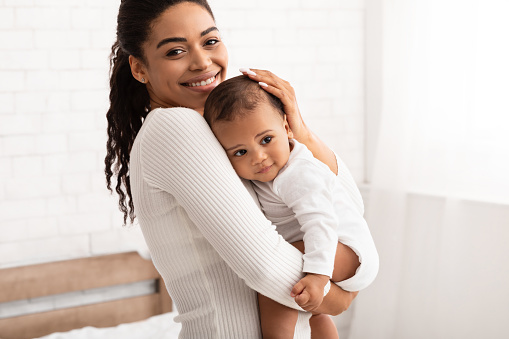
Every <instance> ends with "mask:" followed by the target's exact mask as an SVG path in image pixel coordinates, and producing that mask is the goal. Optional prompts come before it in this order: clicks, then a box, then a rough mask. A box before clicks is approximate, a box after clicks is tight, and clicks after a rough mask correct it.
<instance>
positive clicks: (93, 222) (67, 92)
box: [0, 0, 509, 339]
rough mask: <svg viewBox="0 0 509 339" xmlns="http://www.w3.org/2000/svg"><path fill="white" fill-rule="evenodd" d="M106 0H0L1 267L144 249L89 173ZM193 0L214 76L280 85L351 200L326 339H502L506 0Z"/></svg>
mask: <svg viewBox="0 0 509 339" xmlns="http://www.w3.org/2000/svg"><path fill="white" fill-rule="evenodd" d="M119 3H120V1H118V0H115V1H113V0H79V1H78V0H45V1H38V0H0V5H1V6H0V102H1V105H0V178H1V179H0V202H1V203H0V216H1V218H0V268H7V267H16V266H23V265H28V264H34V263H41V262H50V261H57V260H63V259H71V258H80V257H88V256H94V255H100V254H107V253H118V252H125V251H131V250H140V251H144V249H145V246H144V242H143V238H142V236H141V232H140V231H139V228H138V227H137V225H136V224H135V225H127V226H122V214H121V213H120V212H119V211H118V208H117V197H116V196H111V195H110V194H109V192H108V191H107V189H106V186H105V179H104V174H103V170H104V165H103V164H104V161H103V159H104V156H105V143H106V119H105V113H106V110H107V108H108V94H109V90H108V69H109V60H108V56H109V53H110V48H111V45H112V43H113V42H114V39H115V28H116V14H117V10H118V6H119ZM209 3H210V5H211V7H212V9H213V11H214V14H215V16H216V21H217V25H218V27H219V29H220V31H221V32H222V35H223V39H224V43H225V44H226V45H227V48H228V51H229V55H230V66H229V72H228V73H229V74H228V75H229V77H231V76H235V75H237V74H240V73H239V72H238V68H239V67H252V68H262V69H268V70H271V71H272V72H274V73H276V74H277V75H279V76H280V77H282V78H283V79H285V80H288V81H290V83H291V84H292V85H293V87H294V88H295V90H296V92H297V97H298V102H299V106H300V110H301V112H302V114H303V116H304V119H305V121H306V122H307V124H308V125H309V126H310V127H311V129H312V130H313V131H314V132H315V133H317V134H318V135H319V136H320V137H321V138H323V139H324V140H325V141H326V142H327V143H328V144H329V145H330V146H331V147H332V148H333V149H334V150H335V151H336V152H337V154H338V155H339V156H341V158H342V159H343V160H344V161H345V163H346V164H347V165H348V167H349V169H350V170H351V172H352V174H353V176H354V178H355V180H356V181H357V183H358V185H359V187H360V189H361V192H362V194H363V197H364V199H365V204H366V215H365V217H366V219H367V220H368V223H369V224H370V227H371V230H372V234H373V237H374V239H375V242H376V244H377V247H378V250H379V254H380V262H381V265H380V273H379V276H378V278H377V280H376V281H375V283H374V284H373V285H372V286H370V287H369V288H368V289H366V290H365V291H364V292H362V293H360V294H359V296H358V298H357V299H356V300H355V302H354V304H353V306H352V307H351V309H350V310H349V311H348V312H346V313H345V314H344V315H341V316H340V317H338V318H337V319H335V321H336V322H337V324H338V327H339V329H340V333H341V338H351V339H368V338H369V339H371V338H387V339H407V338H412V339H414V338H463V339H465V338H480V337H482V338H507V337H509V323H508V322H507V319H508V318H509V292H508V290H507V286H509V264H507V263H506V260H507V258H509V249H508V246H507V243H508V241H509V178H508V173H509V99H508V97H509V95H508V93H509V80H508V79H509V65H508V62H507V60H509V44H508V43H507V40H508V34H509V22H507V20H506V18H507V16H508V15H509V2H508V1H505V0H483V1H478V0H463V1H459V0H440V1H439V0H314V1H304V0H301V1H297V0H271V1H269V0H251V1H236V0H210V1H209ZM0 307H1V305H0ZM0 315H1V314H0Z"/></svg>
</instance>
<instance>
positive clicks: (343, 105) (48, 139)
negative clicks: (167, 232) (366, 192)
mask: <svg viewBox="0 0 509 339" xmlns="http://www.w3.org/2000/svg"><path fill="white" fill-rule="evenodd" d="M119 3H120V1H112V0H45V1H38V0H0V102H1V105H0V121H1V123H0V216H1V219H0V268H3V267H11V266H19V265H25V264H29V263H37V262H45V261H54V260H61V259H69V258H75V257H85V256H90V255H97V254H104V253H114V252H119V251H127V250H131V249H133V248H135V247H136V246H137V243H138V242H139V241H142V240H141V235H140V233H139V230H138V229H137V228H136V227H133V228H123V227H122V214H121V213H120V212H119V211H118V209H117V202H116V199H117V198H116V196H110V195H109V193H108V191H107V190H106V187H105V179H104V175H103V166H104V165H103V159H104V155H105V142H106V132H105V131H106V119H105V112H106V110H107V107H108V93H109V92H108V66H109V64H108V55H109V51H110V46H111V44H112V43H113V41H114V38H115V28H116V27H115V26H116V14H117V10H118V5H119ZM210 4H211V6H212V8H213V10H214V14H215V16H216V19H217V24H218V27H219V29H220V30H221V31H222V33H223V36H224V41H225V43H226V45H227V46H228V49H229V53H230V70H229V76H234V75H237V74H239V73H238V72H237V70H238V68H239V67H253V68H264V69H269V70H271V71H273V72H274V73H276V74H278V75H280V76H281V77H282V78H284V79H286V80H289V81H290V82H291V83H292V85H293V86H294V88H295V89H296V91H297V95H298V98H299V104H300V108H301V112H302V114H303V115H304V117H305V119H306V121H307V123H308V125H309V126H311V127H312V129H313V130H314V131H315V132H316V133H317V134H318V135H320V136H321V137H322V138H323V139H324V140H326V141H327V142H328V143H329V144H330V145H331V146H332V147H333V148H334V149H335V150H336V151H337V152H338V153H339V154H340V155H341V157H342V158H343V159H344V160H345V162H346V163H347V164H348V165H349V167H350V169H351V170H352V172H353V174H354V177H355V178H356V179H357V180H358V181H359V182H360V181H362V179H363V176H364V170H363V168H364V159H363V148H364V144H363V140H364V133H363V129H364V121H363V116H364V16H365V10H364V6H365V4H364V1H363V0H341V1H338V0H315V1H296V0H276V1H272V0H271V1H269V0H257V1H237V0H235V1H234V0H211V1H210Z"/></svg>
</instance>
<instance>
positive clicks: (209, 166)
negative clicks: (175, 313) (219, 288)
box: [138, 108, 303, 309]
mask: <svg viewBox="0 0 509 339" xmlns="http://www.w3.org/2000/svg"><path fill="white" fill-rule="evenodd" d="M142 132H143V133H142V134H140V135H139V137H140V139H139V145H138V146H139V147H138V149H139V152H138V153H139V154H140V155H139V156H138V157H139V159H140V160H139V161H140V163H141V170H142V172H143V178H144V180H146V182H147V183H148V184H149V185H150V186H152V187H153V189H154V190H156V192H157V191H161V193H162V192H168V193H169V194H171V195H172V196H174V197H175V199H176V200H177V202H178V204H179V205H180V206H181V207H182V209H183V212H182V213H186V214H187V215H188V216H189V218H190V219H191V220H192V221H193V222H194V223H195V225H196V226H197V227H198V229H199V230H200V232H201V233H202V234H203V236H204V237H206V239H207V240H208V241H209V243H210V244H211V245H212V246H213V247H214V249H215V250H216V251H217V252H218V253H219V255H220V256H221V257H222V259H223V260H224V261H225V262H226V263H227V264H228V265H229V266H230V267H231V268H232V270H233V271H234V272H235V273H236V274H237V275H238V276H239V277H240V278H242V279H243V280H244V281H245V282H246V284H247V285H248V286H249V287H251V288H252V289H254V290H256V291H258V292H260V293H262V294H264V295H266V296H267V297H269V298H271V299H274V300H276V301H277V302H279V303H281V304H283V305H286V306H289V307H292V308H295V309H300V308H299V306H298V305H297V304H296V303H295V301H294V300H293V298H292V297H291V296H290V290H291V288H292V287H293V285H294V284H295V283H296V282H297V281H299V280H300V279H301V278H302V277H303V273H302V254H301V253H300V252H299V251H298V250H297V249H296V248H294V247H293V246H291V245H290V244H288V243H287V242H286V241H284V239H283V238H282V237H281V236H280V235H279V234H278V233H277V232H276V230H275V228H274V226H272V225H271V223H270V222H269V221H268V220H267V219H266V218H265V217H264V215H263V213H262V212H261V211H260V209H259V208H258V207H257V206H256V204H255V202H254V201H253V199H252V197H251V196H250V194H249V193H248V191H247V190H246V189H245V187H244V185H243V184H242V182H241V180H240V179H239V177H238V176H237V175H236V173H235V171H234V170H233V168H232V166H231V164H230V162H229V160H228V158H227V156H226V154H225V152H224V150H223V148H222V147H221V145H220V144H219V142H218V141H217V140H216V138H215V137H214V135H213V134H212V132H211V131H210V128H209V126H208V125H207V124H206V122H205V120H204V119H203V117H202V116H201V115H199V114H198V113H197V112H195V111H193V110H190V109H185V108H172V109H157V110H154V111H153V112H151V113H150V115H149V116H148V117H147V120H146V121H145V123H144V126H143V131H142ZM140 133H141V132H140Z"/></svg>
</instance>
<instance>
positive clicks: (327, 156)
mask: <svg viewBox="0 0 509 339" xmlns="http://www.w3.org/2000/svg"><path fill="white" fill-rule="evenodd" d="M295 138H296V139H297V141H298V142H300V143H302V144H304V145H306V147H307V148H308V149H309V150H310V151H311V153H313V156H314V157H315V158H316V159H318V160H320V161H321V162H323V163H324V164H326V165H327V166H328V167H329V168H330V170H331V171H332V172H333V173H334V174H336V175H337V174H338V163H337V160H336V155H335V154H334V152H333V151H332V150H331V149H330V148H329V147H328V146H327V145H326V144H325V143H324V142H323V141H322V140H321V139H320V138H318V136H316V134H314V133H313V132H311V131H310V130H309V129H308V131H307V133H305V134H303V135H295Z"/></svg>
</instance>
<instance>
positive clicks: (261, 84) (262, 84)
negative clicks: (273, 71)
mask: <svg viewBox="0 0 509 339" xmlns="http://www.w3.org/2000/svg"><path fill="white" fill-rule="evenodd" d="M258 84H259V85H260V86H262V87H269V85H267V84H266V83H264V82H261V81H260V82H259V83H258Z"/></svg>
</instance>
